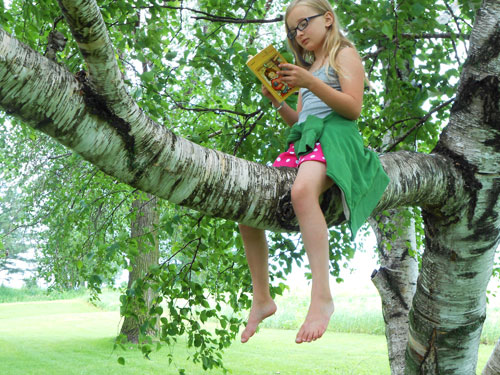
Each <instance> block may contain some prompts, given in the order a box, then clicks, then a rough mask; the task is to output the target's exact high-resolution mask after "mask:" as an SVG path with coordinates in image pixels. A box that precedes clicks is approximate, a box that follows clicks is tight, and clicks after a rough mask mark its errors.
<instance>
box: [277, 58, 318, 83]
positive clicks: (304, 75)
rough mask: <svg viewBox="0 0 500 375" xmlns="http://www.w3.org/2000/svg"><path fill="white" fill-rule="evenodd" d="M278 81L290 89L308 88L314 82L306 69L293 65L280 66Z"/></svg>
mask: <svg viewBox="0 0 500 375" xmlns="http://www.w3.org/2000/svg"><path fill="white" fill-rule="evenodd" d="M279 67H280V69H281V70H280V71H279V72H278V74H279V75H280V77H281V78H280V81H282V82H285V83H287V84H288V85H289V86H291V87H304V88H309V86H310V84H311V83H312V82H313V80H314V76H313V75H312V74H311V73H310V72H309V71H308V70H306V69H304V68H301V67H300V66H297V65H293V64H280V65H279Z"/></svg>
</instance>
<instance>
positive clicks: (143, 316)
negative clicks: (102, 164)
mask: <svg viewBox="0 0 500 375" xmlns="http://www.w3.org/2000/svg"><path fill="white" fill-rule="evenodd" d="M156 205H157V198H155V197H154V196H152V195H150V194H148V195H147V200H143V199H140V198H139V199H136V200H135V201H134V202H133V203H132V210H133V212H134V213H135V215H134V216H133V218H132V222H131V231H130V232H131V233H130V234H131V238H132V239H134V240H135V241H136V242H137V251H138V254H137V256H135V257H134V258H132V259H131V260H130V263H131V266H132V271H131V272H130V273H129V279H128V289H130V288H132V287H133V286H134V282H136V281H137V280H139V279H142V278H143V277H144V276H145V275H146V273H147V272H148V270H149V268H150V267H151V266H154V265H157V264H158V261H159V257H160V254H159V243H158V236H157V234H156V226H157V225H158V213H157V211H156ZM151 239H152V240H153V243H152V242H151ZM139 290H144V293H143V295H136V296H135V300H133V302H132V306H128V307H127V310H128V312H131V313H132V314H131V315H130V316H126V317H125V319H124V321H123V325H122V328H121V334H123V335H126V336H127V339H128V340H129V341H130V342H134V343H137V342H138V341H139V333H140V327H141V326H142V324H143V323H144V322H145V321H146V320H147V319H148V318H149V310H150V308H151V306H152V302H153V299H154V297H155V293H154V292H153V290H152V289H151V288H142V289H139ZM141 299H143V300H144V305H142V304H141V303H139V301H140V300H141Z"/></svg>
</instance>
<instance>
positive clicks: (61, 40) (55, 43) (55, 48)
mask: <svg viewBox="0 0 500 375" xmlns="http://www.w3.org/2000/svg"><path fill="white" fill-rule="evenodd" d="M67 42H68V39H67V38H66V37H65V36H64V34H63V33H61V32H59V31H57V30H52V31H51V32H50V33H49V37H48V43H47V49H46V50H45V57H47V58H48V59H50V60H52V61H57V52H62V51H63V50H64V47H66V43H67Z"/></svg>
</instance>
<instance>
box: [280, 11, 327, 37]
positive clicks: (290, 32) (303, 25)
mask: <svg viewBox="0 0 500 375" xmlns="http://www.w3.org/2000/svg"><path fill="white" fill-rule="evenodd" d="M324 14H325V13H322V14H316V15H315V16H311V17H306V18H304V19H303V20H302V21H300V22H299V24H298V25H297V27H296V28H295V29H292V30H290V29H289V30H288V34H286V36H287V37H288V39H290V40H293V39H295V37H296V36H297V30H299V31H304V30H305V28H306V27H307V25H309V21H310V20H312V19H313V18H316V17H319V16H322V15H324Z"/></svg>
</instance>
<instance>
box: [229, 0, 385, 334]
mask: <svg viewBox="0 0 500 375" xmlns="http://www.w3.org/2000/svg"><path fill="white" fill-rule="evenodd" d="M285 27H286V33H287V37H288V42H289V45H290V47H291V49H292V50H293V52H294V54H295V57H296V65H293V64H282V65H281V66H280V68H281V69H282V70H281V71H280V72H279V75H280V79H281V81H282V82H284V83H286V84H288V85H289V86H298V87H300V88H301V89H300V92H299V98H298V103H297V108H296V109H293V108H291V107H290V106H288V105H287V104H286V103H284V102H282V103H279V102H278V101H277V100H276V99H274V98H273V96H272V95H271V94H270V93H269V92H268V91H267V90H266V89H265V88H264V87H263V88H262V93H263V95H264V96H266V97H267V98H269V99H270V100H271V101H272V105H273V106H274V108H275V109H276V110H278V111H279V113H280V115H281V116H282V118H283V119H284V121H285V122H286V123H287V124H288V125H289V126H292V129H291V132H290V136H289V137H288V139H287V142H288V144H289V148H288V150H287V151H286V152H283V153H281V154H280V155H279V156H278V158H277V159H276V161H275V162H274V164H273V166H276V167H283V166H285V167H294V168H298V173H297V177H296V179H295V181H294V184H293V187H292V191H291V199H292V205H293V208H294V211H295V215H296V217H297V219H298V222H299V227H300V231H301V234H302V240H303V242H304V247H305V249H306V253H307V257H308V260H309V265H310V267H311V273H312V287H311V302H310V305H309V310H308V313H307V316H306V318H305V321H304V323H303V324H302V326H301V328H300V330H299V332H298V333H297V336H296V340H295V341H296V342H297V343H302V342H311V341H314V340H316V339H318V338H320V337H321V336H322V335H323V333H324V332H325V330H326V328H327V326H328V323H329V321H330V317H331V315H332V314H333V312H334V304H333V299H332V294H331V291H330V284H329V245H328V227H327V224H326V221H325V217H324V215H323V212H322V211H321V208H320V205H319V197H320V195H321V194H322V193H323V192H324V191H325V190H327V189H328V188H330V187H331V186H332V185H333V184H334V183H335V184H336V185H337V186H338V187H339V188H340V189H341V192H342V201H343V204H344V215H345V216H346V219H347V220H348V223H349V225H350V229H351V234H352V239H354V236H355V234H356V231H357V230H358V229H359V227H360V226H361V225H362V224H363V223H364V221H365V220H366V218H367V217H368V216H369V215H370V214H371V212H372V210H373V208H375V206H376V205H377V203H378V201H379V199H380V197H381V196H382V194H383V192H384V190H385V187H386V186H387V184H388V177H387V175H386V174H385V172H384V170H383V169H382V166H381V164H380V161H379V159H378V157H377V155H376V154H375V153H373V152H371V151H369V150H367V149H365V148H364V147H363V141H362V139H361V136H360V134H359V131H358V129H357V125H356V123H355V120H356V119H357V118H358V117H359V115H360V113H361V107H362V104H363V89H364V79H365V73H364V68H363V65H362V62H361V59H360V57H359V55H358V53H357V51H356V49H355V48H354V46H353V44H352V43H351V42H350V41H349V40H348V39H347V38H345V37H344V36H343V35H342V33H341V31H340V28H339V23H338V21H337V17H336V15H335V13H334V11H333V9H332V7H331V5H330V4H329V2H328V1H327V0H295V1H293V2H292V3H291V4H290V5H289V7H288V9H287V12H286V15H285ZM239 227H240V233H241V236H242V238H243V242H244V247H245V254H246V257H247V260H248V265H249V268H250V273H251V276H252V286H253V301H252V308H251V310H250V315H249V318H248V322H247V325H246V327H245V330H244V331H243V333H242V335H241V341H242V342H247V341H248V339H249V338H250V337H251V336H252V335H253V334H254V333H255V331H256V329H257V326H258V324H259V323H260V322H261V321H262V320H264V319H265V318H267V317H268V316H270V315H272V314H274V313H275V312H276V304H275V303H274V301H273V300H272V298H271V296H270V293H269V276H268V247H267V242H266V237H265V233H264V231H263V230H261V229H256V228H252V227H248V226H245V225H242V224H240V226H239Z"/></svg>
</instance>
